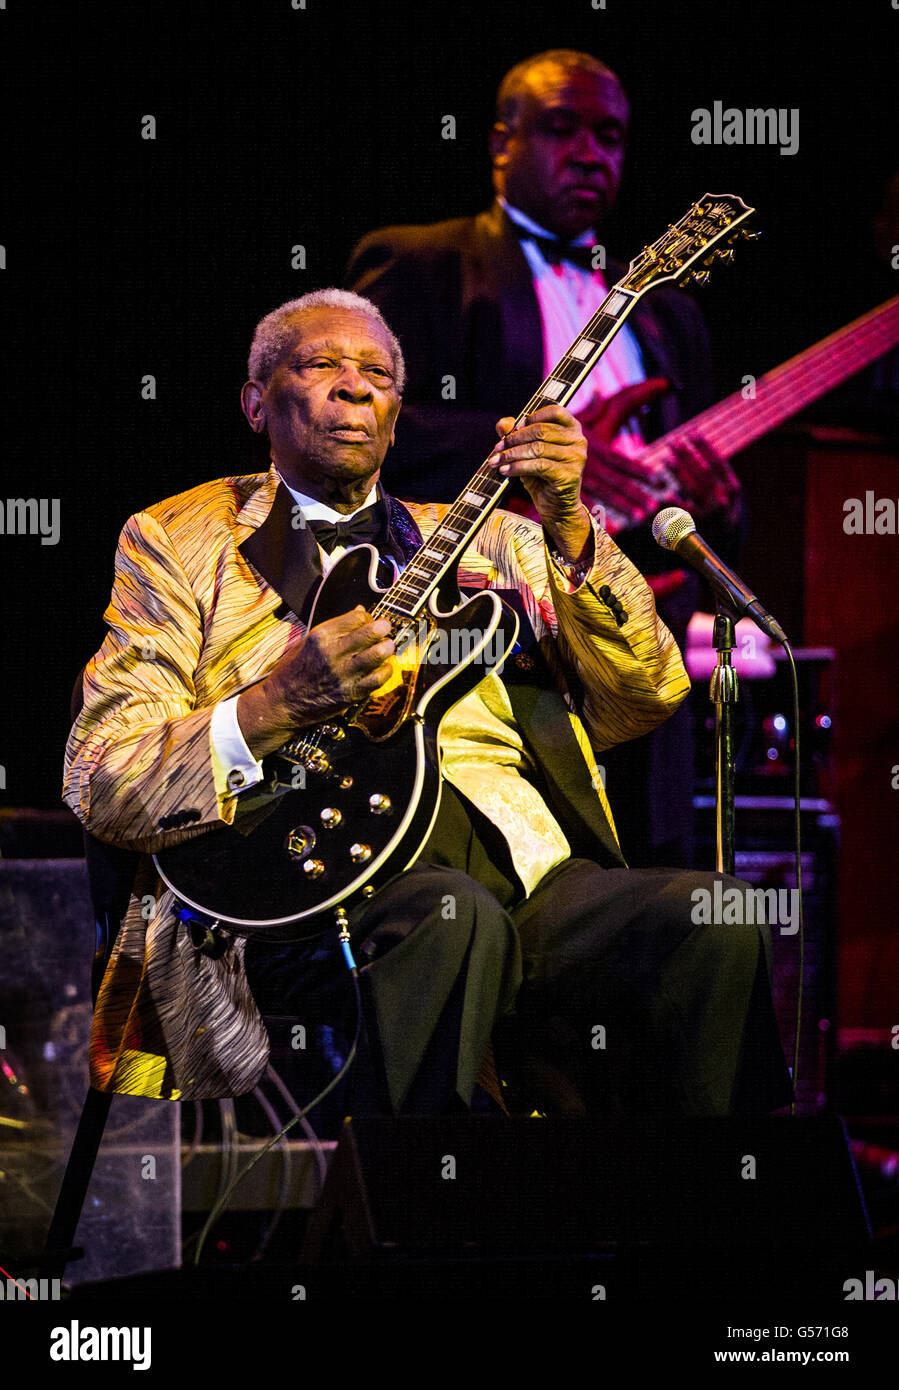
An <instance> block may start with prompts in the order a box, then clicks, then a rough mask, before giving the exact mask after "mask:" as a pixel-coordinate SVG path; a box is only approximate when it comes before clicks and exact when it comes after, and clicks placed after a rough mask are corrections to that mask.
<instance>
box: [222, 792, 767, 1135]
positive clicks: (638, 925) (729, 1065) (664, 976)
mask: <svg viewBox="0 0 899 1390" xmlns="http://www.w3.org/2000/svg"><path fill="white" fill-rule="evenodd" d="M503 846H504V842H503V845H499V844H497V843H496V837H495V832H493V830H492V827H488V826H487V825H486V824H484V823H482V820H481V818H479V815H478V813H476V812H474V811H473V808H471V807H469V806H468V804H467V803H464V804H463V802H462V798H460V797H457V796H455V795H454V794H453V793H452V792H451V789H450V790H449V791H448V793H447V796H446V800H445V802H444V804H443V807H442V811H441V816H440V818H439V820H438V827H437V830H436V831H435V835H434V836H433V837H432V841H431V842H429V845H427V846H425V849H424V851H423V853H422V857H421V858H420V860H419V861H418V862H417V863H416V864H415V865H413V866H412V867H411V868H410V869H408V870H406V871H405V872H404V873H403V874H400V875H397V877H396V878H394V879H392V880H391V881H390V882H389V883H388V884H386V885H385V886H384V887H383V888H382V889H381V890H380V891H379V892H378V893H377V894H376V895H375V896H374V897H373V898H372V899H371V900H370V901H369V902H367V903H364V904H362V905H361V906H360V907H357V908H356V909H355V910H354V911H353V912H352V913H351V914H350V919H349V920H350V927H351V936H352V940H353V946H354V952H355V955H356V960H357V963H358V965H359V967H360V978H361V984H362V994H363V1005H364V1015H365V1024H366V1029H365V1035H364V1039H363V1045H362V1047H361V1048H360V1054H359V1057H358V1060H357V1064H356V1067H355V1077H354V1091H353V1093H352V1100H351V1105H350V1104H348V1105H347V1108H348V1109H349V1108H352V1109H353V1110H354V1111H355V1112H356V1113H386V1114H391V1113H392V1114H400V1113H410V1114H434V1113H441V1112H445V1111H448V1110H451V1109H453V1108H462V1107H466V1108H467V1107H468V1105H469V1104H470V1101H471V1097H472V1091H473V1089H474V1084H475V1080H476V1077H477V1074H478V1071H479V1068H480V1066H481V1063H482V1061H483V1058H484V1055H485V1052H486V1049H487V1045H488V1042H489V1041H490V1040H491V1039H492V1040H493V1043H494V1049H495V1052H496V1055H497V1061H498V1063H499V1066H500V1069H501V1072H502V1074H503V1077H504V1079H508V1080H509V1082H510V1093H511V1095H512V1096H513V1098H515V1099H516V1101H517V1103H518V1104H519V1105H520V1106H521V1108H523V1109H525V1110H527V1111H529V1110H530V1109H532V1108H534V1107H536V1108H538V1109H541V1110H543V1111H544V1112H546V1113H569V1114H584V1113H597V1112H601V1113H612V1114H615V1113H622V1114H627V1113H630V1114H640V1113H652V1114H659V1113H663V1114H666V1113H667V1114H687V1115H724V1114H730V1113H760V1114H761V1113H767V1112H769V1111H771V1110H773V1109H777V1108H779V1107H782V1106H784V1105H788V1104H789V1102H790V1099H791V1086H790V1080H789V1073H788V1071H787V1067H786V1063H785V1061H784V1057H783V1050H782V1048H781V1044H780V1039H779V1036H778V1031H777V1025H776V1020H775V1017H774V1011H773V1006H772V1001H771V988H770V959H771V953H770V938H769V935H768V930H767V928H766V927H764V926H761V927H759V926H755V925H743V926H731V925H696V924H695V923H694V921H693V916H694V908H695V900H694V898H693V893H694V891H695V890H696V889H697V888H703V889H707V890H708V891H709V892H711V891H712V886H713V881H714V879H715V878H716V877H720V878H721V879H722V882H723V885H724V887H725V888H727V887H733V886H735V885H737V886H741V887H742V886H743V885H739V881H738V880H735V879H729V878H727V877H726V876H724V875H715V874H710V873H700V872H684V871H680V870H676V869H640V870H632V869H606V868H602V867H600V866H599V865H598V864H595V863H593V862H591V861H590V860H587V859H583V858H573V859H569V860H567V861H565V862H564V863H563V864H561V865H559V866H557V867H556V868H555V869H554V870H552V871H551V872H550V873H549V874H547V875H546V876H545V878H544V879H543V880H542V882H541V883H540V884H538V885H537V887H536V889H535V890H534V891H533V892H532V893H531V895H530V896H529V897H525V896H524V892H523V889H522V887H521V885H520V883H518V881H517V879H516V876H515V873H514V869H513V868H512V866H511V862H510V861H509V859H508V854H507V853H505V855H504V848H503ZM449 859H455V860H456V863H455V864H453V863H449V862H446V861H447V860H449ZM460 865H461V867H460ZM475 875H477V876H475ZM480 879H484V880H486V883H485V882H482V881H479V880H480ZM246 964H247V972H248V977H249V982H250V987H251V989H252V991H253V994H254V996H255V998H256V1001H257V1004H258V1005H259V1007H260V1008H261V1010H262V1012H263V1013H264V1014H266V1013H274V1014H279V1015H283V1014H285V1013H286V1014H288V1015H290V1016H294V1017H296V1018H299V1019H300V1020H310V1019H311V1020H313V1021H314V1022H318V1023H319V1024H322V1023H323V1024H324V1027H325V1034H326V1036H329V1037H330V1036H333V1035H334V1033H335V1031H336V1032H337V1033H340V1032H341V1030H342V1032H343V1034H344V1036H345V1035H346V1032H347V1029H348V1027H349V1026H350V1020H351V1017H352V1012H353V1010H352V998H353V996H352V991H351V989H350V982H349V980H348V978H347V972H346V967H345V965H344V964H343V960H342V956H341V954H340V952H339V948H338V945H337V942H336V937H335V936H334V934H333V933H329V934H327V935H325V936H324V937H322V938H321V939H320V940H318V941H316V942H314V943H311V944H310V943H295V944H292V945H290V946H286V947H285V946H279V947H271V946H268V945H266V944H265V943H263V942H262V941H261V939H260V938H258V937H256V938H252V939H251V940H250V942H249V943H248V946H247V952H246Z"/></svg>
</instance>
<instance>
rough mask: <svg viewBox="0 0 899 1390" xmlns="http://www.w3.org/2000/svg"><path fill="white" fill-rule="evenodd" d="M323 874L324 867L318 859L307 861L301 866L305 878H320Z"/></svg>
mask: <svg viewBox="0 0 899 1390" xmlns="http://www.w3.org/2000/svg"><path fill="white" fill-rule="evenodd" d="M324 872H325V866H324V864H323V863H322V861H321V860H320V859H307V860H306V863H305V864H304V865H303V873H304V874H305V875H306V877H307V878H321V876H322V874H323V873H324Z"/></svg>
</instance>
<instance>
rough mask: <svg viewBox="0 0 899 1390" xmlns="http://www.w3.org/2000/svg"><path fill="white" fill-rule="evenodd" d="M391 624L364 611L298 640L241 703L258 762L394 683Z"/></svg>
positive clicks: (240, 720)
mask: <svg viewBox="0 0 899 1390" xmlns="http://www.w3.org/2000/svg"><path fill="white" fill-rule="evenodd" d="M390 630H391V629H390V623H389V622H388V620H387V619H386V618H372V617H371V615H370V614H369V613H367V612H366V611H365V609H364V608H362V607H361V606H359V607H356V608H354V609H353V610H352V612H350V613H344V614H343V615H342V616H341V617H339V618H329V619H328V620H327V622H324V623H318V624H317V625H316V626H315V627H311V628H309V630H308V631H307V632H306V633H304V634H303V635H302V636H300V637H297V639H296V642H295V643H294V644H293V645H292V646H291V648H290V650H289V651H287V652H286V653H285V655H284V656H282V658H281V660H280V661H279V662H278V663H277V665H275V666H273V667H272V669H271V671H269V673H268V675H267V676H265V678H264V679H263V680H261V681H259V682H258V683H257V684H256V685H253V686H250V688H249V690H245V691H243V692H242V694H241V695H240V697H239V699H238V702H237V718H238V723H239V724H240V728H241V732H242V733H243V736H244V738H245V739H246V742H247V746H248V747H249V749H250V751H251V752H252V754H253V756H254V757H256V758H264V757H265V755H266V754H267V753H273V752H274V751H275V749H277V748H280V747H281V746H282V745H283V744H284V743H286V742H287V741H288V739H290V738H291V737H292V735H293V734H294V733H295V732H296V730H297V729H302V728H308V727H309V726H310V725H313V724H318V723H320V722H321V721H322V720H325V719H327V718H329V717H330V716H332V715H334V714H337V713H338V712H339V711H341V710H345V709H346V708H347V707H348V706H349V705H352V704H355V703H356V702H357V701H360V700H364V699H365V697H366V696H368V695H371V694H373V693H374V691H376V690H377V689H378V688H379V687H380V686H382V685H383V684H384V682H385V681H386V680H388V679H389V677H390V675H391V673H392V668H391V665H390V658H391V657H392V656H393V655H394V653H395V647H394V644H393V642H392V640H391V639H390Z"/></svg>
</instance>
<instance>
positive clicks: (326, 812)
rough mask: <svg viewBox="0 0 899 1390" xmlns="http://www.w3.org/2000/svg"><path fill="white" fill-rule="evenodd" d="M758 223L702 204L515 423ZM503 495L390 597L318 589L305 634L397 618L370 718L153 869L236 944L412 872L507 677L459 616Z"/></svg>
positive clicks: (608, 301)
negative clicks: (461, 742) (474, 728)
mask: <svg viewBox="0 0 899 1390" xmlns="http://www.w3.org/2000/svg"><path fill="white" fill-rule="evenodd" d="M753 211H754V209H753V208H750V207H747V206H746V204H745V203H743V202H742V201H741V199H739V198H735V197H732V196H730V195H728V194H723V195H718V194H709V193H707V194H705V196H704V197H703V198H701V199H700V200H699V202H697V203H695V204H694V205H693V206H692V207H691V208H690V210H689V212H687V213H686V215H685V216H684V217H682V218H681V220H680V221H679V222H678V223H677V224H676V225H675V226H672V227H669V228H668V230H667V231H666V232H665V234H664V235H663V236H661V237H660V238H659V240H658V241H656V242H653V244H652V245H651V246H649V247H647V248H646V249H645V250H644V251H641V253H640V254H639V256H637V257H636V258H635V259H634V260H633V261H631V263H630V266H629V268H628V271H627V274H626V275H625V276H624V277H623V278H622V279H621V280H620V281H619V282H618V284H617V285H615V286H614V287H613V288H612V289H611V290H610V291H609V293H608V294H607V296H606V298H605V299H604V300H603V302H602V304H601V305H600V307H599V309H598V310H597V312H596V313H595V314H594V315H593V317H592V318H591V320H590V322H589V323H588V324H587V326H586V327H585V328H584V330H583V332H582V333H580V334H579V335H578V337H577V339H576V340H575V342H574V343H573V344H572V345H571V347H570V348H569V350H568V351H567V352H566V353H565V355H564V357H563V358H562V359H561V361H560V362H559V363H558V364H557V365H556V367H555V369H554V370H553V371H552V372H551V373H550V375H549V376H548V377H547V378H546V380H545V381H544V382H543V383H542V385H541V386H540V388H539V390H538V391H537V392H536V393H535V395H533V396H532V397H531V399H530V400H529V401H528V403H527V405H526V406H525V408H524V410H523V411H522V412H521V414H520V415H519V416H518V420H517V422H516V423H520V422H522V421H524V419H525V417H526V416H528V415H530V414H532V413H533V412H534V411H536V410H539V409H540V408H541V407H543V406H546V405H550V404H558V405H565V404H566V403H567V402H568V401H569V400H570V399H571V397H572V396H573V395H574V393H575V391H576V390H577V389H578V387H579V386H580V385H581V383H582V382H583V380H584V378H585V377H586V376H587V374H588V372H590V370H591V369H592V368H593V366H594V365H595V364H596V362H597V361H598V360H599V357H600V356H601V354H602V353H603V352H604V351H605V349H606V348H607V346H608V344H609V343H610V342H611V340H612V338H614V336H615V334H616V333H617V332H618V329H619V328H620V327H621V325H622V323H623V322H624V320H625V319H626V318H627V316H628V314H629V313H630V312H631V310H632V309H633V307H634V305H635V304H636V303H637V301H638V299H640V297H641V296H642V295H643V294H645V293H646V292H647V291H648V290H650V289H652V288H654V287H655V286H657V285H661V284H665V283H666V282H672V281H678V282H683V281H684V280H687V279H690V278H698V279H699V280H700V281H702V280H704V279H705V278H707V271H706V270H705V269H703V267H707V266H708V265H710V264H711V262H712V260H713V259H714V258H715V257H716V256H725V257H727V258H730V256H731V255H732V252H731V251H730V250H729V247H730V245H731V244H732V243H733V242H734V241H735V240H736V239H737V238H739V237H741V236H752V235H753V234H752V233H747V232H746V231H744V230H743V228H742V224H743V223H744V222H745V221H746V219H747V218H748V217H749V216H751V214H752V213H753ZM507 486H508V481H507V479H505V478H503V477H502V476H501V475H500V474H499V473H497V472H496V471H495V470H494V469H493V468H490V467H489V466H488V465H487V464H486V463H484V464H482V465H481V467H480V468H479V469H478V471H477V473H475V475H474V477H473V478H472V480H471V482H470V483H469V485H468V487H467V488H466V489H465V491H464V492H463V493H462V495H461V496H460V497H458V498H457V499H456V501H455V502H454V503H453V505H452V506H451V507H450V509H449V510H448V512H447V513H446V515H445V516H444V518H443V520H442V521H441V523H440V524H439V526H437V528H436V529H435V530H434V532H433V533H432V535H430V536H429V537H428V539H427V540H426V541H425V543H424V544H423V545H422V546H421V547H420V548H419V549H418V550H417V551H416V553H415V554H414V555H413V557H412V559H411V560H410V561H409V563H408V565H407V566H406V568H405V569H404V570H403V571H402V573H401V574H400V575H399V577H398V578H397V580H396V581H395V583H393V584H392V585H391V586H390V587H389V588H386V589H382V588H379V587H378V584H377V581H376V571H377V565H378V555H377V551H376V550H375V548H374V547H373V546H371V545H360V546H356V547H354V548H353V549H351V550H348V551H347V552H346V553H345V554H344V555H343V556H341V558H340V559H339V560H338V561H337V562H336V564H335V565H334V566H333V568H332V569H331V570H330V572H329V573H328V575H327V577H326V578H325V579H324V580H323V581H322V583H321V585H320V587H319V589H318V592H317V594H316V597H315V602H314V605H313V607H312V611H311V613H310V616H309V626H310V627H313V626H315V625H316V624H317V623H322V622H326V621H327V620H328V619H329V618H335V617H339V616H340V615H341V614H343V613H347V612H349V610H350V609H351V608H353V607H354V606H355V605H356V604H362V605H363V606H364V607H365V608H366V609H367V611H368V612H369V613H370V614H371V615H372V616H373V617H377V618H380V617H385V618H388V619H389V621H390V624H391V629H392V632H391V635H392V638H393V640H394V642H395V643H396V649H397V655H396V658H395V661H394V662H393V668H394V669H393V674H392V676H391V678H390V680H389V681H388V682H387V683H386V684H385V685H384V686H382V687H381V688H380V689H379V690H377V691H376V692H375V693H374V695H372V696H371V697H369V698H368V699H367V700H366V701H365V702H364V703H361V704H358V705H355V706H352V707H350V708H348V709H346V710H344V711H342V712H341V713H340V714H335V715H334V716H333V717H332V718H331V719H329V720H328V721H327V722H326V723H322V724H320V725H318V726H316V727H314V728H309V729H303V730H302V731H301V732H298V734H297V737H296V738H295V739H293V740H291V741H290V742H289V743H287V744H285V745H284V747H282V748H280V749H279V750H278V751H277V753H274V754H272V755H271V756H270V757H269V758H267V759H266V760H265V762H264V767H265V770H266V781H265V782H264V783H263V784H262V785H261V787H260V786H257V787H253V788H251V789H250V790H249V791H248V792H246V793H244V795H243V796H242V797H241V798H240V802H239V807H240V809H239V810H238V814H237V816H236V818H235V822H234V824H233V825H231V826H224V825H223V826H218V827H214V828H213V829H211V830H209V831H208V832H207V833H205V834H204V835H202V836H197V837H195V838H193V839H190V840H187V841H185V842H183V843H182V844H179V845H175V846H173V847H172V848H170V849H166V850H163V851H162V852H161V853H160V854H158V855H156V856H155V862H156V866H157V868H158V870H159V872H160V874H161V876H162V878H163V880H164V881H165V883H166V884H167V885H168V886H169V887H170V888H171V889H173V890H174V892H175V894H176V895H177V897H178V898H179V899H180V900H181V902H182V903H184V904H185V905H187V906H188V907H190V908H193V909H194V910H195V911H197V912H200V913H202V914H203V915H205V916H206V917H209V918H212V919H214V920H216V921H218V922H220V923H222V924H223V925H224V926H225V927H226V928H227V929H228V930H230V931H236V932H237V933H238V934H244V935H248V934H250V933H255V932H263V931H264V932H265V933H266V935H267V936H269V937H275V938H298V937H303V936H308V935H315V934H317V933H318V932H321V931H323V930H325V929H326V927H327V925H328V924H327V922H325V921H323V920H322V917H321V914H322V913H325V912H326V911H328V910H329V909H330V910H336V909H338V908H343V909H348V908H349V907H350V906H352V905H353V904H355V903H356V902H357V901H359V900H360V899H362V898H364V897H366V896H369V897H370V896H371V895H372V894H373V893H375V892H376V891H377V888H378V887H379V886H380V885H381V884H383V883H384V882H385V881H386V880H387V879H388V878H390V877H392V876H393V875H394V874H396V873H399V872H401V871H402V870H403V869H405V868H408V867H409V865H410V864H412V863H414V861H415V859H416V858H417V857H418V855H419V853H420V851H421V849H422V848H423V846H424V844H425V842H426V840H427V838H428V836H429V834H430V832H431V829H432V827H433V825H434V821H435V820H436V817H437V810H438V807H439V804H440V756H439V744H438V736H439V731H440V724H441V721H442V720H443V718H444V716H445V715H446V713H447V711H448V710H449V709H451V708H452V706H453V705H455V704H456V703H457V702H458V701H459V700H461V699H463V698H464V697H465V696H466V695H468V694H469V692H470V691H472V690H473V689H474V688H475V687H476V686H477V685H478V684H480V682H481V681H482V680H483V679H484V677H485V676H487V675H489V674H490V673H491V672H493V671H497V672H498V671H500V670H501V669H502V666H503V662H504V660H505V658H506V656H507V654H508V652H509V650H510V649H511V647H512V646H513V645H514V643H515V639H516V636H517V632H518V619H517V618H516V616H515V614H514V613H512V612H511V610H510V609H509V608H508V607H507V606H506V605H504V604H503V602H502V600H501V599H500V598H499V597H498V595H497V594H495V593H492V592H491V591H490V590H484V591H483V592H479V593H478V594H476V595H475V596H474V597H472V598H469V599H468V600H467V601H466V602H464V603H462V602H461V599H460V594H459V587H458V566H459V561H460V559H461V557H462V554H463V552H464V551H465V549H466V548H467V546H468V545H469V544H470V543H471V541H472V539H473V537H474V536H475V535H476V533H477V531H478V530H479V529H480V527H481V526H482V525H483V524H484V522H485V521H486V519H487V517H488V516H489V514H490V512H491V511H492V510H493V508H494V507H495V506H496V504H497V502H498V501H499V499H500V497H501V496H502V494H503V492H504V491H505V489H506V488H507Z"/></svg>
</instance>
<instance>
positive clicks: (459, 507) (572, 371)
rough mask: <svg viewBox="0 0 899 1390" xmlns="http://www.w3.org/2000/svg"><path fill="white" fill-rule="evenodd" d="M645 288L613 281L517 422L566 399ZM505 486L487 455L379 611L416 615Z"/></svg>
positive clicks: (560, 403) (484, 519)
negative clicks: (491, 465) (633, 288)
mask: <svg viewBox="0 0 899 1390" xmlns="http://www.w3.org/2000/svg"><path fill="white" fill-rule="evenodd" d="M627 278H628V277H627V276H625V277H624V279H627ZM645 293H646V290H645V289H641V290H638V291H634V290H630V289H626V288H625V287H624V285H623V282H621V283H619V284H617V285H614V286H613V288H612V289H611V290H610V291H609V293H608V294H607V295H606V297H605V299H604V300H603V302H602V304H600V306H599V308H598V309H597V311H596V313H595V314H594V315H593V317H592V318H591V320H590V322H589V323H588V324H587V325H586V327H585V328H584V329H583V331H582V332H581V333H579V334H578V337H577V339H576V340H575V342H574V343H573V344H572V345H571V347H570V348H569V349H568V351H567V352H566V353H565V354H564V355H563V356H562V358H561V359H560V360H559V361H558V362H557V363H556V365H555V367H554V368H553V370H552V371H551V372H550V373H549V375H548V376H547V377H546V378H545V379H544V380H543V382H542V383H541V384H540V386H539V387H538V389H537V390H536V391H535V392H534V394H533V396H531V399H530V400H529V401H528V403H527V405H526V406H525V407H524V409H523V410H522V411H521V413H520V414H519V415H518V417H517V419H516V422H515V424H516V427H517V426H518V425H520V424H522V423H523V421H524V419H525V417H526V416H528V415H533V414H534V412H535V411H537V410H541V409H542V408H543V407H544V406H549V405H561V406H564V405H567V404H568V402H569V401H570V400H571V398H572V396H573V395H574V393H575V391H577V389H578V387H579V386H580V385H581V383H582V382H583V380H584V378H585V377H586V376H587V375H588V373H589V372H590V371H591V370H592V369H593V367H594V366H595V365H596V363H597V362H598V361H599V359H600V357H601V356H602V354H603V353H604V352H605V350H606V348H607V347H608V345H609V343H610V342H611V341H612V339H613V338H614V336H615V334H616V333H617V332H618V330H619V328H620V327H621V325H622V324H623V323H624V320H625V319H626V318H627V316H628V314H629V313H630V312H631V310H632V309H633V307H634V305H635V304H636V303H637V300H638V299H640V298H641V296H642V295H643V294H645ZM508 486H509V483H508V479H506V478H503V477H502V475H501V474H500V473H498V472H497V470H496V469H495V468H491V467H490V465H489V464H488V463H487V462H486V460H485V462H484V463H482V464H481V467H480V468H479V469H478V471H477V473H475V475H474V477H473V478H472V480H471V482H470V483H469V484H468V487H467V488H466V489H465V491H464V492H463V493H462V494H461V496H460V497H457V498H456V500H455V502H454V503H453V505H452V506H451V507H450V509H449V511H448V512H447V514H446V516H445V517H444V518H443V520H442V522H441V523H440V525H439V526H438V527H436V528H435V530H434V531H433V533H432V534H431V535H430V536H429V537H428V541H427V544H426V545H424V546H422V547H421V548H420V549H419V550H418V551H416V553H415V555H414V556H413V557H412V559H411V561H410V562H409V564H408V565H407V566H406V568H405V569H404V570H403V573H402V574H401V575H400V577H399V579H398V580H397V581H396V583H395V584H393V585H392V586H391V588H390V589H389V590H388V592H387V594H385V596H384V598H383V600H382V601H381V603H380V604H379V605H378V610H379V612H392V613H399V614H400V615H401V616H403V617H415V616H416V614H417V613H418V612H419V611H420V609H421V608H422V606H423V604H424V603H425V602H426V600H427V598H428V596H429V595H430V593H431V592H432V590H434V589H435V588H436V587H437V585H438V584H439V582H440V580H441V578H442V577H443V575H444V574H445V573H446V571H447V570H448V569H449V568H450V566H451V565H454V564H455V563H456V562H457V561H458V559H459V556H460V555H461V554H462V552H463V551H464V550H465V549H466V547H467V546H468V545H470V544H471V541H472V539H473V537H474V536H475V534H476V533H477V531H478V530H480V528H481V526H482V525H483V524H484V522H485V521H486V520H487V517H488V516H489V515H490V513H491V511H492V510H493V508H494V507H495V506H496V505H497V503H498V501H499V499H500V497H501V496H502V494H503V493H504V492H505V490H506V488H507V487H508Z"/></svg>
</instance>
